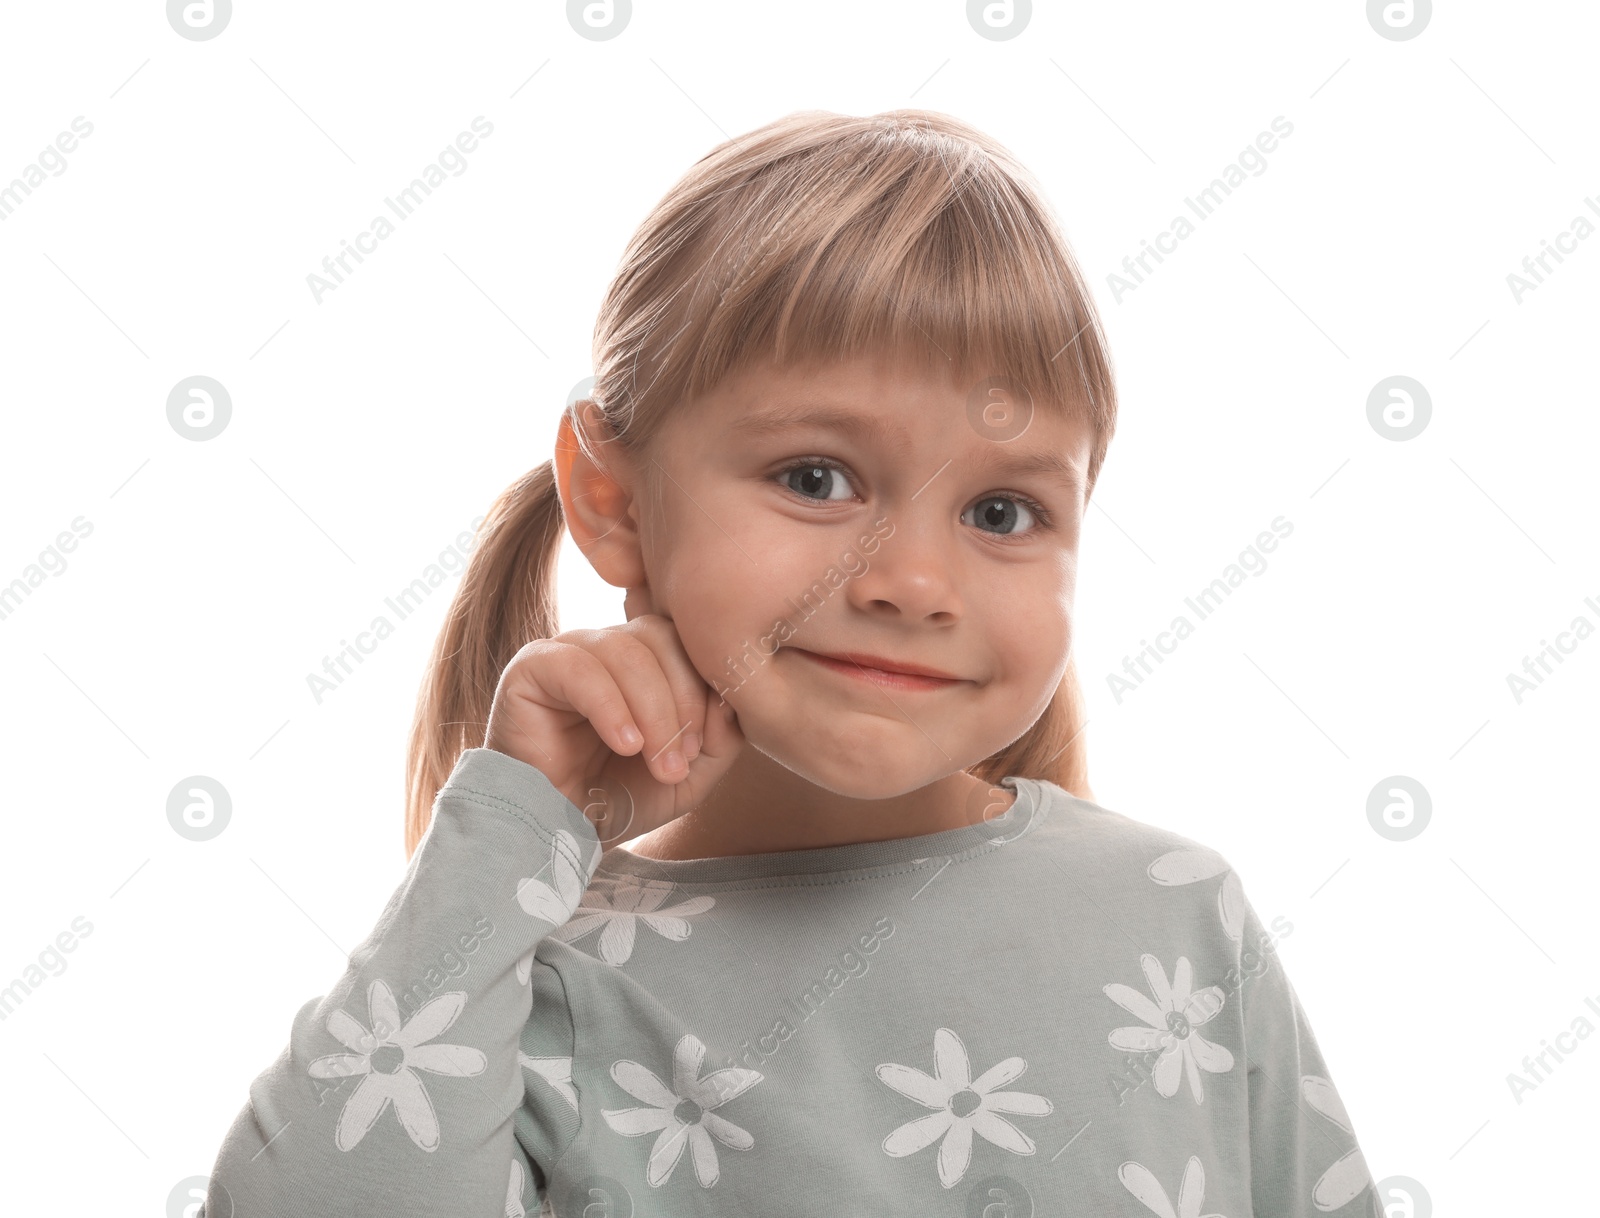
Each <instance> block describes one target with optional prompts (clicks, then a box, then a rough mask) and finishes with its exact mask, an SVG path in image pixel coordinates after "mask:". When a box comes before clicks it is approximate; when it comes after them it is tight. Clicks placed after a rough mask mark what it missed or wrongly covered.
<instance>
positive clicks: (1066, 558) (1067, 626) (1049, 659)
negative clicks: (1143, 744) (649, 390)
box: [628, 359, 1091, 799]
mask: <svg viewBox="0 0 1600 1218" xmlns="http://www.w3.org/2000/svg"><path fill="white" fill-rule="evenodd" d="M984 388H985V387H984V386H982V385H980V386H977V387H974V389H975V391H973V392H969V388H968V387H967V386H964V385H962V386H958V385H953V384H949V383H945V382H943V381H941V380H937V379H930V377H929V376H928V375H927V374H923V373H919V372H913V371H909V370H907V369H906V368H904V367H901V366H897V365H892V364H889V363H886V362H884V361H881V360H877V359H861V360H855V361H850V362H846V363H839V364H832V365H828V366H826V367H824V368H822V369H820V370H818V369H813V370H806V371H797V370H790V371H785V372H778V371H776V370H773V369H771V368H770V367H759V368H756V369H753V370H751V371H748V372H745V373H742V374H740V375H738V376H737V377H734V378H731V379H729V380H728V381H726V382H724V383H723V384H722V385H721V386H719V387H718V388H717V389H716V390H715V391H714V392H712V393H711V394H708V395H707V396H706V397H704V398H703V399H701V400H700V401H698V402H696V403H694V404H693V405H692V406H691V407H690V408H689V409H688V410H686V411H684V412H682V413H680V414H679V415H677V416H676V417H674V418H673V419H672V420H671V421H669V422H668V423H667V424H666V426H665V427H664V428H663V430H662V432H661V433H660V434H659V436H658V441H657V443H656V444H655V445H654V446H653V447H654V451H653V453H652V454H651V459H652V460H653V461H654V462H655V463H656V466H658V467H659V468H652V467H651V466H650V465H649V462H648V461H647V462H646V463H645V468H644V469H643V470H641V471H639V473H640V474H641V475H642V476H643V477H644V478H647V479H651V480H653V483H654V490H653V493H652V494H651V495H649V496H647V497H646V502H645V503H640V502H639V500H637V499H635V500H634V502H633V505H632V506H631V507H630V509H629V514H630V515H632V516H634V518H635V519H634V523H635V525H636V526H637V528H638V529H639V533H638V545H639V550H640V553H639V559H640V562H641V563H642V567H643V571H644V573H645V579H646V581H647V586H645V587H642V588H634V589H631V590H630V592H629V597H628V606H629V613H630V616H632V615H634V614H636V613H639V612H651V613H657V614H661V615H663V616H666V617H668V618H670V619H671V620H672V621H673V622H674V624H675V625H676V627H677V630H678V633H679V635H680V637H681V638H682V640H683V644H684V648H685V650H686V651H687V653H688V655H689V658H690V660H691V661H692V662H693V663H694V665H695V668H696V669H697V670H698V671H699V673H700V675H701V676H702V677H703V678H704V679H705V680H706V682H707V684H709V685H711V686H712V687H713V688H715V689H717V690H718V691H721V692H722V693H723V694H724V696H725V697H726V698H727V700H728V701H730V702H731V703H732V704H733V706H734V708H735V710H737V712H738V714H739V722H740V727H741V730H742V731H743V732H744V735H745V738H746V740H747V742H748V743H749V744H750V745H752V746H754V747H755V748H757V749H759V750H760V751H761V752H763V753H765V754H767V755H768V756H769V757H771V758H772V759H774V760H775V761H777V762H779V763H780V764H781V765H783V766H785V767H786V768H788V769H789V770H792V771H793V772H794V773H796V774H797V775H799V776H801V777H802V778H804V779H806V780H808V781H810V782H812V783H814V784H816V785H818V786H820V787H822V788H824V789H826V790H829V791H833V792H835V793H838V794H840V795H845V796H848V797H851V798H856V799H882V798H889V797H892V796H894V795H898V794H902V793H904V792H907V791H912V790H916V789H918V788H921V787H923V786H926V785H927V784H928V783H930V782H933V781H936V780H937V779H939V778H942V777H944V776H946V775H949V774H952V773H955V772H956V771H959V770H962V769H965V768H967V767H968V766H971V765H974V764H976V763H977V762H979V761H981V760H983V759H984V758H985V757H988V756H989V755H990V754H992V753H994V752H996V751H997V750H999V749H1001V748H1004V747H1005V746H1006V745H1008V744H1010V743H1011V742H1012V741H1013V740H1015V739H1016V738H1017V737H1019V736H1021V735H1022V734H1023V732H1025V731H1026V730H1027V729H1028V728H1029V727H1030V726H1032V724H1033V723H1034V721H1035V720H1036V719H1038V717H1039V716H1040V715H1041V714H1042V713H1043V711H1044V709H1045V707H1046V705H1047V704H1048V703H1049V700H1050V698H1051V696H1052V695H1053V694H1054V693H1055V690H1056V687H1057V686H1058V685H1059V684H1060V682H1061V677H1062V673H1063V670H1064V669H1065V667H1066V663H1067V652H1068V646H1069V644H1070V642H1071V611H1072V599H1073V590H1074V584H1075V579H1076V574H1077V545H1078V531H1079V526H1080V522H1081V519H1082V514H1083V509H1084V494H1083V482H1084V476H1085V472H1086V470H1087V468H1088V460H1089V453H1090V443H1091V436H1090V432H1089V429H1088V426H1087V424H1086V423H1082V422H1078V421H1073V420H1067V419H1063V418H1061V417H1059V415H1058V413H1057V412H1056V411H1054V410H1053V409H1050V408H1047V407H1044V406H1039V407H1037V408H1035V409H1034V410H1033V411H1032V415H1031V418H1029V419H1028V422H1027V425H1026V427H1025V428H1022V429H1021V434H1014V433H1015V432H1016V431H1017V430H1018V427H1019V426H1020V424H1019V423H1017V422H1012V421H1010V420H1012V419H1015V418H1017V417H1019V416H1016V415H1014V414H1011V413H1009V411H1010V410H1012V409H1013V407H1012V406H1011V405H1008V400H1007V399H1005V398H1004V397H1003V396H995V395H993V394H989V395H985V393H984V392H983V390H984ZM1020 417H1027V412H1026V410H1024V411H1023V412H1022V415H1021V416H1020ZM1007 436H1011V437H1012V438H1009V439H1006V438H1004V437H1007ZM636 489H638V488H636ZM819 654H820V655H822V656H834V657H840V656H845V655H854V656H855V657H856V660H857V661H858V662H859V663H860V664H861V665H868V664H869V663H870V661H869V657H871V658H875V659H877V660H878V662H879V663H882V664H888V665H891V666H893V665H897V664H898V665H904V666H908V667H921V668H924V669H931V670H935V671H937V672H939V673H943V674H946V675H947V676H948V678H949V679H947V680H938V681H930V680H926V679H924V680H922V681H918V680H915V679H909V678H900V679H898V680H897V679H893V678H879V679H870V678H869V677H868V676H864V675H862V673H861V669H860V668H858V667H857V664H856V663H852V662H851V661H849V660H842V661H835V662H834V663H831V664H830V663H827V662H825V661H823V660H819V659H817V658H816V656H817V655H819Z"/></svg>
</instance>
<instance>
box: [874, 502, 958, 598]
mask: <svg viewBox="0 0 1600 1218" xmlns="http://www.w3.org/2000/svg"><path fill="white" fill-rule="evenodd" d="M888 523H889V525H890V526H891V528H890V531H889V532H888V533H886V534H885V533H882V532H880V534H879V535H880V537H882V540H881V541H880V542H879V544H878V548H877V550H876V551H875V552H874V553H872V554H871V555H863V561H864V562H865V563H866V564H867V569H866V570H865V571H864V572H862V573H861V574H860V575H857V576H856V577H855V578H853V579H851V580H850V582H849V583H848V584H847V585H846V588H847V589H848V592H849V597H850V602H851V604H852V605H853V606H854V607H855V608H857V609H860V610H861V611H863V612H865V613H870V614H877V615H879V616H884V617H895V618H900V619H903V620H905V621H908V622H928V623H929V624H932V625H948V624H950V623H953V622H955V621H958V620H959V619H960V617H961V596H960V579H959V576H960V572H959V570H958V564H959V557H958V554H957V552H956V544H955V543H956V538H955V537H954V536H953V535H952V533H951V531H950V530H949V529H948V528H945V527H942V526H943V524H944V522H942V521H938V520H933V519H930V518H929V514H928V513H908V512H898V513H895V514H893V515H891V516H890V517H889V521H888Z"/></svg>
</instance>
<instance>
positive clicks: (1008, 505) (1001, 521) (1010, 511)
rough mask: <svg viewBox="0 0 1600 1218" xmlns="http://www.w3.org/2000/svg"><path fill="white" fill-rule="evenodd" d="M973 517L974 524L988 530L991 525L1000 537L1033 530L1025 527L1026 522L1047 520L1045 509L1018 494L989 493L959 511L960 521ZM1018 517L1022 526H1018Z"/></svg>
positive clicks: (964, 521) (1040, 522) (963, 521)
mask: <svg viewBox="0 0 1600 1218" xmlns="http://www.w3.org/2000/svg"><path fill="white" fill-rule="evenodd" d="M969 515H971V516H973V517H974V519H973V520H972V522H971V523H973V524H976V525H978V526H980V527H981V528H983V529H984V531H985V532H988V531H989V529H990V528H991V527H992V529H993V531H994V534H995V535H996V536H1000V537H1007V536H1014V535H1016V534H1018V533H1019V532H1021V533H1027V532H1032V531H1034V530H1032V529H1029V528H1027V527H1025V524H1026V522H1032V523H1033V524H1036V525H1038V524H1042V523H1044V522H1045V521H1046V520H1048V516H1047V514H1046V513H1045V510H1044V509H1043V508H1042V507H1040V506H1039V505H1038V504H1037V503H1035V502H1033V500H1031V499H1024V498H1023V497H1022V496H1020V495H989V496H986V497H985V498H983V499H980V500H978V501H977V502H976V503H974V504H973V505H972V506H971V507H969V508H968V509H967V510H966V511H965V512H963V513H961V520H962V523H967V517H968V516H969ZM1019 519H1020V520H1021V521H1023V523H1024V527H1021V528H1019Z"/></svg>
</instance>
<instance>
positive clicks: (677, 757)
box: [667, 749, 688, 770]
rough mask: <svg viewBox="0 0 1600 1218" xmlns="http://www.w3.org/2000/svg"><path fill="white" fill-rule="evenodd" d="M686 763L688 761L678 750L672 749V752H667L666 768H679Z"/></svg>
mask: <svg viewBox="0 0 1600 1218" xmlns="http://www.w3.org/2000/svg"><path fill="white" fill-rule="evenodd" d="M687 764H688V763H687V762H686V761H684V759H683V754H682V753H680V752H678V750H677V749H673V750H672V752H670V753H668V754H667V769H669V770H681V769H683V768H684V767H685V766H686V765H687Z"/></svg>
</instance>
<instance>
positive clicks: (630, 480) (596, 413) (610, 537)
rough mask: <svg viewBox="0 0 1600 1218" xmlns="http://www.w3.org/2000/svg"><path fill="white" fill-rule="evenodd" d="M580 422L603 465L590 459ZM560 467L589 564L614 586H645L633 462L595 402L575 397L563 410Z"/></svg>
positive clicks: (562, 489)
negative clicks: (581, 439)
mask: <svg viewBox="0 0 1600 1218" xmlns="http://www.w3.org/2000/svg"><path fill="white" fill-rule="evenodd" d="M580 427H581V428H582V429H583V434H584V436H585V437H586V438H587V439H588V440H589V444H590V447H591V449H593V450H594V452H595V453H596V455H597V456H598V457H599V458H600V459H601V460H602V461H603V462H604V464H600V463H598V462H596V461H595V460H591V459H590V457H589V455H588V453H586V452H584V451H583V449H582V447H580V445H579V444H578V435H577V429H578V428H580ZM555 471H556V488H557V490H558V491H559V493H560V495H561V511H562V514H563V515H564V516H565V518H566V524H567V530H568V531H569V532H570V533H571V534H572V540H573V541H575V542H576V543H577V545H578V548H579V549H580V550H582V551H583V554H584V557H585V558H587V559H588V560H589V564H590V565H591V566H592V567H594V569H595V572H596V573H597V574H598V575H599V576H600V578H601V579H603V580H605V581H606V583H608V584H610V585H611V586H612V587H614V588H627V589H630V590H631V589H634V588H638V587H642V586H643V585H644V584H645V583H646V580H645V570H644V559H643V551H642V548H641V546H640V544H639V527H638V520H637V518H636V516H635V513H634V504H635V491H636V490H637V484H636V473H635V468H634V462H633V461H632V459H631V455H630V454H629V453H628V451H627V447H626V445H624V444H623V442H622V441H621V440H619V439H617V437H616V435H615V434H614V433H613V432H612V430H611V426H610V424H609V423H607V422H606V418H605V415H604V414H603V413H602V412H601V410H600V408H599V407H598V406H596V405H595V404H594V403H593V402H590V401H582V402H575V403H573V405H571V406H569V407H568V408H567V409H566V410H565V411H563V412H562V414H561V425H560V428H559V429H558V430H557V432H556V454H555Z"/></svg>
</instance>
